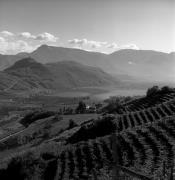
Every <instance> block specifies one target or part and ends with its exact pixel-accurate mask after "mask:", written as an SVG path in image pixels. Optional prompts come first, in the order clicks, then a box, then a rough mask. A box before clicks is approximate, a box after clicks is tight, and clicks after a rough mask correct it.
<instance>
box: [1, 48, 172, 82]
mask: <svg viewBox="0 0 175 180" xmlns="http://www.w3.org/2000/svg"><path fill="white" fill-rule="evenodd" d="M26 57H31V58H33V59H35V60H36V61H37V62H40V63H42V64H46V63H55V62H62V61H69V62H70V61H72V62H78V63H81V64H84V65H88V66H92V67H98V68H101V69H102V70H103V71H105V72H107V73H110V74H112V75H113V76H116V77H117V78H118V79H127V80H128V79H129V80H130V79H132V80H133V79H139V80H140V81H144V80H145V81H163V82H166V81H168V82H174V81H175V73H174V72H175V53H163V52H158V51H152V50H132V49H123V50H118V51H115V52H114V53H112V54H103V53H98V52H89V51H85V50H81V49H73V48H64V47H55V46H48V45H42V46H40V47H39V48H38V49H36V50H35V51H33V52H31V53H19V54H16V55H0V70H4V69H5V68H8V67H9V66H11V65H13V64H14V63H15V62H16V61H18V60H20V59H22V58H26Z"/></svg>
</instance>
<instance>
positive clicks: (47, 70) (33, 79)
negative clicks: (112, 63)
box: [0, 58, 119, 91]
mask: <svg viewBox="0 0 175 180" xmlns="http://www.w3.org/2000/svg"><path fill="white" fill-rule="evenodd" d="M117 83H119V81H117V80H116V79H115V78H114V77H112V76H111V75H109V74H107V73H105V72H104V71H102V70H101V69H100V68H95V67H90V66H86V65H82V64H80V63H76V62H73V61H66V62H63V61H62V62H57V63H49V64H41V63H39V62H36V61H35V60H34V59H33V58H24V59H22V60H19V61H17V62H16V63H14V65H12V66H10V67H9V68H7V69H5V70H4V71H2V72H1V73H0V89H1V90H5V91H8V90H19V91H20V90H31V89H51V90H62V89H71V88H80V87H104V86H109V85H116V84H117Z"/></svg>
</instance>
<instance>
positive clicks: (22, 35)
mask: <svg viewBox="0 0 175 180" xmlns="http://www.w3.org/2000/svg"><path fill="white" fill-rule="evenodd" d="M19 37H22V38H26V39H35V38H36V36H34V35H32V34H31V33H29V32H22V33H20V34H19Z"/></svg>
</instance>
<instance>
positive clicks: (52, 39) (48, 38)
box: [35, 32, 58, 42]
mask: <svg viewBox="0 0 175 180" xmlns="http://www.w3.org/2000/svg"><path fill="white" fill-rule="evenodd" d="M35 39H36V40H39V41H44V42H56V41H57V40H58V37H55V36H54V35H52V34H50V33H47V32H44V33H41V34H39V35H37V36H36V38H35Z"/></svg>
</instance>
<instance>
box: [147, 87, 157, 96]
mask: <svg viewBox="0 0 175 180" xmlns="http://www.w3.org/2000/svg"><path fill="white" fill-rule="evenodd" d="M158 92H160V89H159V87H158V86H153V87H152V88H149V89H148V90H147V92H146V96H147V97H151V96H154V95H155V94H157V93H158Z"/></svg>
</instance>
